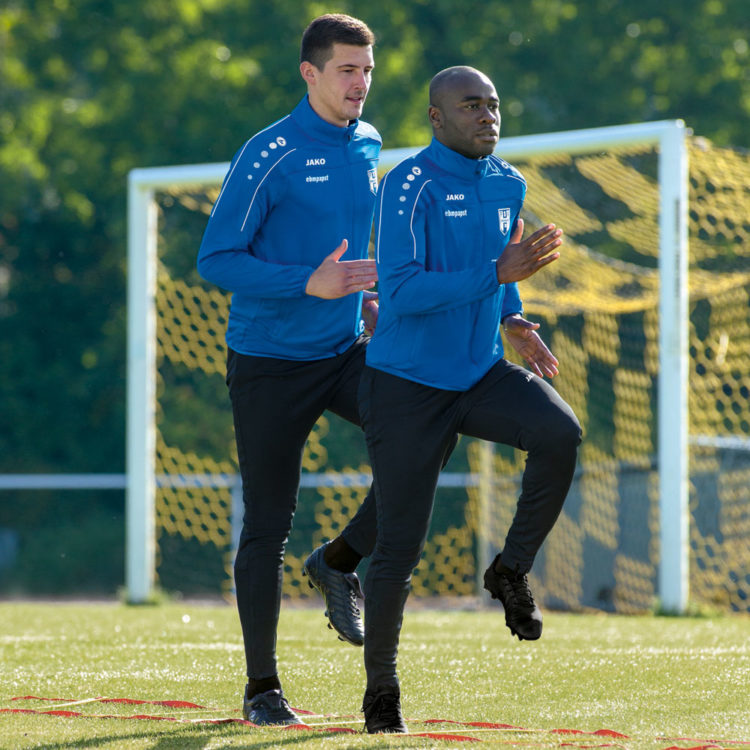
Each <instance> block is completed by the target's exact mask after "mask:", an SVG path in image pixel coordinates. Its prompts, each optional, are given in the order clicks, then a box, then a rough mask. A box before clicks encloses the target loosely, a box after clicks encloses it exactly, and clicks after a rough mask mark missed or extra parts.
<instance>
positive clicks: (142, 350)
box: [126, 120, 689, 613]
mask: <svg viewBox="0 0 750 750" xmlns="http://www.w3.org/2000/svg"><path fill="white" fill-rule="evenodd" d="M685 141H686V133H685V126H684V124H683V122H682V121H679V120H674V121H661V122H651V123H641V124H634V125H622V126H616V127H606V128H593V129H585V130H578V131H568V132H560V133H549V134H542V135H531V136H520V137H509V138H501V139H500V142H499V145H498V147H497V153H498V155H499V156H501V157H502V158H503V159H507V160H508V161H510V162H514V160H516V159H524V158H529V157H533V156H538V155H541V154H547V153H565V154H576V153H595V152H597V151H600V150H601V151H609V150H611V149H617V148H621V147H625V146H629V145H632V144H644V145H650V146H652V147H653V148H655V149H656V151H657V152H658V192H659V209H658V234H659V239H658V245H659V261H658V274H659V292H658V294H659V313H658V314H659V340H658V358H659V374H658V395H657V402H658V414H657V415H656V417H657V423H658V426H657V435H658V445H657V456H658V477H659V487H658V492H659V515H660V519H659V521H660V522H659V529H660V531H659V534H660V537H659V547H660V556H659V560H660V563H659V576H658V595H659V597H660V601H661V607H662V609H664V610H666V611H672V612H676V613H679V612H684V611H685V609H686V607H687V603H688V597H689V591H688V580H689V563H688V558H689V537H688V533H689V522H688V455H689V447H688V434H689V425H688V364H687V363H688V344H687V342H688V317H689V316H688V287H687V274H688V156H687V153H688V152H687V148H686V142H685ZM418 150H419V149H418V148H406V149H386V150H384V151H383V152H382V153H381V170H387V169H388V168H390V167H392V166H393V165H395V164H396V163H398V162H399V161H400V160H402V159H403V158H406V157H408V156H409V155H411V154H413V153H416V152H417V151H418ZM228 166H229V164H228V163H219V164H199V165H186V166H176V167H163V168H146V169H134V170H132V171H131V172H130V174H129V180H128V349H127V351H128V368H127V378H128V385H127V498H126V515H127V522H126V556H127V560H126V589H127V598H128V600H129V601H130V602H133V603H141V602H145V601H147V600H148V599H149V597H150V596H151V594H152V591H153V587H154V571H155V559H156V533H155V517H156V511H155V498H156V492H157V487H158V486H159V485H160V483H162V484H163V483H169V482H170V481H173V480H171V479H170V478H169V477H162V476H158V475H157V473H158V472H157V466H156V461H155V455H156V443H157V435H156V392H157V385H156V359H157V344H156V338H157V336H156V327H157V320H156V317H157V313H156V295H157V264H158V258H157V242H158V231H159V228H158V211H157V206H156V203H155V194H156V193H157V192H158V191H160V190H164V189H173V188H175V187H176V186H194V187H195V188H196V189H206V188H207V187H212V186H213V187H218V186H219V185H220V183H221V181H222V179H223V178H224V175H225V174H226V171H227V169H228ZM521 171H522V172H523V168H521ZM541 218H542V219H544V220H545V221H546V220H547V218H546V216H541ZM558 222H559V223H561V224H562V225H563V228H565V220H564V217H563V218H561V219H559V220H558ZM199 242H200V237H195V248H194V250H195V253H196V254H197V249H198V244H199ZM222 476H223V475H222ZM204 480H205V482H206V483H207V484H209V483H211V482H215V481H216V477H215V476H214V477H204V478H201V477H197V478H194V479H193V480H192V481H193V483H194V484H193V486H197V487H200V486H203V485H202V482H203V481H204ZM183 481H184V478H183ZM222 481H227V479H226V477H225V476H224V478H223V480H222ZM481 484H482V483H481V482H480V485H481ZM479 495H480V496H481V497H484V501H482V500H480V504H481V502H486V493H481V492H480V493H479ZM482 513H487V509H486V508H484V509H483V510H481V511H480V517H481V515H482ZM477 536H478V544H477V550H478V555H479V558H480V559H479V561H478V567H479V569H480V570H481V569H483V567H482V565H483V563H486V562H487V558H488V557H489V554H490V552H489V545H488V544H487V540H486V539H485V538H484V534H483V526H482V525H480V528H479V529H478V530H477Z"/></svg>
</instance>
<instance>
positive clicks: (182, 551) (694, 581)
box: [126, 121, 750, 612]
mask: <svg viewBox="0 0 750 750" xmlns="http://www.w3.org/2000/svg"><path fill="white" fill-rule="evenodd" d="M417 150H418V149H417V148H408V149H392V150H385V151H384V152H383V153H382V155H381V176H382V173H384V172H385V171H387V170H388V169H389V168H390V167H392V166H393V165H394V164H396V163H397V162H398V161H400V160H401V159H403V158H406V157H408V156H409V155H411V154H413V153H415V152H416V151H417ZM497 153H498V155H499V156H501V157H502V158H504V159H507V160H508V161H510V162H511V163H513V164H514V165H515V166H517V167H518V168H519V169H520V170H521V171H522V172H523V174H524V176H525V177H526V180H527V183H528V194H527V200H526V207H525V213H524V219H525V221H526V224H527V226H528V227H529V229H532V228H534V227H536V226H539V225H541V224H542V223H547V222H554V223H556V224H558V226H561V227H563V229H564V230H565V233H566V243H565V246H564V248H563V250H564V253H563V256H562V257H561V259H560V260H559V261H558V262H557V263H555V264H553V265H552V266H550V267H549V268H548V269H545V270H544V271H542V272H540V273H539V274H537V275H535V276H534V277H532V278H531V279H529V280H527V281H525V282H522V284H521V293H522V298H523V299H524V304H525V310H526V315H527V317H529V318H531V319H534V320H538V321H539V322H540V323H542V331H541V332H542V335H543V337H544V338H545V340H546V341H547V343H548V344H550V346H551V348H552V350H553V351H554V353H555V354H556V356H557V357H558V359H559V360H560V362H561V366H560V370H561V373H560V375H559V376H558V377H557V378H555V380H554V381H553V384H554V385H555V386H556V387H557V388H558V389H559V390H560V392H561V393H562V395H563V396H564V398H565V399H566V400H567V401H568V402H569V403H570V404H571V405H572V406H573V408H574V410H575V411H576V414H577V415H578V417H579V419H580V420H581V423H582V425H583V428H584V442H583V444H582V447H581V457H580V462H579V468H578V471H577V474H576V478H575V481H574V485H573V488H572V490H571V493H570V495H569V498H568V500H567V502H566V505H565V508H564V510H563V513H562V515H561V517H560V520H559V522H558V524H557V526H556V527H555V529H554V530H553V532H552V534H551V535H550V537H549V539H548V540H547V542H546V543H545V545H544V547H543V549H542V552H541V553H540V556H539V558H538V560H537V563H536V564H535V567H534V570H533V571H532V579H533V580H532V585H533V586H534V591H535V593H536V592H537V591H538V592H539V597H540V599H541V601H542V602H543V603H545V604H546V605H547V606H550V607H560V608H567V609H573V610H581V609H603V610H605V611H621V612H634V611H643V610H646V609H649V608H650V607H653V606H654V603H655V602H656V601H658V602H659V603H660V606H661V607H662V608H663V609H664V610H667V611H674V612H681V611H684V610H685V609H686V608H687V606H688V602H689V601H690V600H693V599H697V600H698V601H699V602H707V603H712V604H717V605H720V606H722V607H727V608H729V609H747V606H748V605H747V601H748V599H749V598H750V580H749V579H748V575H749V574H748V570H749V569H750V568H749V566H748V561H749V558H750V553H748V551H747V548H748V546H749V545H748V544H747V538H748V534H750V496H749V494H748V489H747V488H748V486H750V481H748V478H750V461H748V460H747V459H748V456H749V455H750V452H749V451H748V435H749V434H750V424H749V423H750V417H749V416H748V406H747V404H748V398H747V396H748V387H750V382H749V379H748V371H749V370H750V363H748V358H747V355H746V353H747V351H749V350H750V340H749V339H750V336H749V334H748V312H747V311H748V299H749V297H748V294H749V292H750V286H749V284H750V266H748V263H747V261H748V249H747V247H748V244H750V243H748V241H747V240H748V235H750V228H749V227H748V223H747V219H746V218H745V217H746V215H747V213H748V212H747V204H746V201H747V196H746V195H745V194H744V192H743V191H744V190H746V188H745V187H743V186H746V185H747V184H748V183H749V182H750V162H749V161H748V159H747V157H746V156H744V155H742V154H738V153H736V152H733V151H731V150H728V149H716V148H715V147H713V146H711V144H709V143H707V142H705V141H704V140H701V139H696V138H693V137H691V136H689V135H688V134H687V133H686V130H685V127H684V125H683V123H682V122H681V121H663V122H652V123H642V124H635V125H625V126H619V127H609V128H597V129H587V130H580V131H572V132H563V133H550V134H544V135H536V136H525V137H518V138H501V140H500V142H499V144H498V148H497ZM717 162H718V163H720V164H721V166H722V169H717V168H716V164H717ZM227 168H228V164H226V163H222V164H203V165H188V166H177V167H164V168H154V169H136V170H133V171H132V172H131V173H130V178H129V193H128V212H129V216H128V223H129V228H128V254H129V255H128V257H129V270H128V436H127V473H128V489H127V564H126V576H127V581H126V585H127V591H128V597H129V599H130V600H131V601H134V602H139V601H144V600H147V599H148V598H149V596H150V595H151V593H152V591H153V589H154V586H155V585H157V584H158V585H159V586H161V587H163V588H167V589H172V588H174V589H178V590H183V587H184V584H185V579H186V578H190V579H192V582H193V583H194V584H196V585H197V588H198V591H207V592H208V591H216V590H219V591H223V592H224V593H226V594H227V595H229V596H231V587H232V583H231V561H232V554H233V548H234V543H235V541H236V534H237V530H238V519H239V520H241V515H240V510H239V509H240V508H241V493H240V490H239V482H238V478H237V463H236V455H235V454H234V443H233V438H232V432H231V415H230V413H229V407H228V399H227V395H226V391H225V387H224V383H223V374H224V358H225V348H224V328H225V325H226V319H227V312H228V295H226V294H224V293H223V292H221V291H220V290H217V289H215V288H212V287H211V286H210V285H207V284H205V282H203V281H202V280H201V279H199V277H198V276H197V273H196V272H195V258H196V254H197V249H198V245H199V243H200V237H201V235H202V232H203V229H204V227H205V222H206V219H207V215H208V212H209V211H210V208H211V205H212V203H213V200H214V199H215V197H216V194H217V192H218V188H219V186H220V184H221V181H222V179H223V177H224V175H225V173H226V171H227ZM689 190H690V191H691V192H692V194H691V196H690V199H689V197H688V196H689ZM743 205H744V209H743ZM688 238H690V241H689V242H688ZM342 441H343V442H345V443H351V444H354V443H358V444H359V443H361V444H362V451H363V452H361V453H359V454H357V455H355V456H354V457H353V458H352V457H351V456H350V455H349V453H350V452H349V453H347V452H346V451H344V452H345V453H347V456H348V458H347V461H349V463H346V462H344V463H342V460H341V459H340V458H339V457H338V456H339V454H340V453H341V442H342ZM464 447H465V451H464V454H465V460H466V465H465V466H459V469H460V470H459V471H454V470H451V466H450V465H449V467H448V471H447V473H446V474H445V475H444V476H443V478H442V480H441V486H440V488H439V493H440V494H439V497H438V500H437V503H436V511H435V517H434V519H433V526H432V529H431V532H430V537H429V539H428V542H427V545H426V548H425V553H424V555H423V560H422V562H421V563H420V566H419V568H418V569H417V571H416V572H415V575H414V579H413V588H414V591H415V594H417V595H421V596H435V595H440V596H456V597H459V596H473V597H477V596H479V595H480V592H481V584H480V583H479V579H480V578H481V573H482V572H483V570H484V567H485V566H486V564H487V562H488V560H489V559H491V556H492V555H493V554H494V551H495V548H496V545H497V544H498V543H499V541H500V540H502V538H503V537H504V535H505V532H506V530H507V527H508V525H509V524H510V521H511V519H512V514H513V510H514V506H515V500H516V498H517V495H518V484H519V479H520V475H521V472H522V469H523V454H520V453H518V452H515V451H512V450H506V449H504V448H502V447H497V448H494V447H492V446H490V445H488V444H486V443H482V442H480V441H470V442H469V443H468V444H467V445H465V446H464ZM303 470H304V472H305V473H304V474H303V485H302V489H301V495H300V503H299V508H298V512H297V516H296V517H295V531H294V533H293V537H292V538H290V543H289V546H288V548H287V555H286V562H285V568H286V569H285V580H284V595H285V596H290V597H302V596H305V595H306V589H305V588H303V587H302V586H301V583H302V577H301V567H302V562H303V560H304V557H305V554H306V552H307V551H309V549H311V547H312V545H314V544H317V543H320V542H321V541H322V540H324V539H327V538H332V537H333V536H335V535H336V534H337V533H338V531H339V530H340V529H341V528H342V527H343V526H344V525H345V524H346V522H347V520H348V518H350V517H351V515H352V514H353V513H354V512H355V511H356V508H357V507H358V505H359V503H360V502H361V501H362V499H363V498H364V494H365V492H366V488H367V485H368V483H369V479H370V477H369V467H368V466H367V464H366V453H365V452H364V443H363V441H362V440H361V436H359V435H357V436H356V438H352V434H351V433H347V432H346V427H345V426H344V425H342V424H339V423H335V422H333V421H332V420H331V419H329V418H328V415H324V417H322V418H321V420H320V421H319V423H318V424H317V425H316V427H315V430H314V431H313V433H312V435H311V437H310V440H309V441H308V445H307V447H306V450H305V456H304V460H303ZM295 534H296V535H297V536H296V537H295V536H294V535H295Z"/></svg>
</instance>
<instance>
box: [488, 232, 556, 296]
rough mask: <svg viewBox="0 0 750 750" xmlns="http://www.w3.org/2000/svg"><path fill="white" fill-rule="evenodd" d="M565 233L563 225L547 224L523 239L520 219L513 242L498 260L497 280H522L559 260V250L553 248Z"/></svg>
mask: <svg viewBox="0 0 750 750" xmlns="http://www.w3.org/2000/svg"><path fill="white" fill-rule="evenodd" d="M562 233H563V231H562V229H557V228H556V227H555V225H554V224H547V226H545V227H542V228H541V229H538V230H537V231H536V232H534V234H532V235H531V236H529V237H527V238H526V239H525V240H523V241H521V237H523V219H519V220H518V224H517V226H516V231H515V232H513V236H512V237H511V238H510V242H509V243H508V245H507V246H506V248H505V250H503V254H502V255H501V256H500V257H499V258H498V259H497V261H496V262H495V267H496V270H497V281H498V283H499V284H508V283H510V282H512V281H522V280H523V279H527V278H528V277H529V276H531V275H532V274H535V273H536V272H537V271H538V270H539V269H540V268H544V266H546V265H547V264H548V263H552V261H554V260H557V259H558V258H559V257H560V253H556V252H552V251H553V250H554V249H555V248H556V247H560V245H562V240H561V239H560V237H561V236H562Z"/></svg>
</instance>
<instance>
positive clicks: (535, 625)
mask: <svg viewBox="0 0 750 750" xmlns="http://www.w3.org/2000/svg"><path fill="white" fill-rule="evenodd" d="M499 560H500V555H498V556H497V557H496V558H495V559H494V561H493V562H492V565H490V567H489V568H487V570H486V571H485V574H484V587H485V588H486V589H487V591H489V592H490V594H492V598H493V599H499V600H500V601H501V602H502V603H503V607H504V608H505V624H506V625H507V626H508V627H509V628H510V632H511V634H512V635H516V636H518V640H519V641H523V640H527V641H535V640H536V639H537V638H539V637H540V636H541V635H542V612H541V610H540V609H539V607H537V606H536V603H535V602H534V597H533V596H532V595H531V590H530V589H529V582H528V580H527V578H526V575H522V574H521V573H519V572H518V571H513V570H510V569H509V568H506V567H505V566H504V565H502V563H499ZM495 563H499V567H500V568H501V570H502V572H501V573H498V572H497V571H496V570H495Z"/></svg>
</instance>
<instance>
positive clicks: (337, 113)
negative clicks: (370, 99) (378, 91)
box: [300, 43, 375, 127]
mask: <svg viewBox="0 0 750 750" xmlns="http://www.w3.org/2000/svg"><path fill="white" fill-rule="evenodd" d="M374 67H375V63H374V61H373V56H372V47H371V46H370V45H367V46H365V47H358V46H356V45H353V44H339V43H335V44H334V45H333V57H331V59H330V60H328V61H327V62H326V64H325V65H324V66H323V70H318V68H316V67H315V66H314V65H313V64H312V63H310V62H307V61H305V62H303V63H301V64H300V73H302V77H303V78H304V79H305V82H306V83H307V92H308V95H309V97H310V105H311V106H312V108H313V109H314V110H315V111H316V112H317V114H318V115H320V117H322V118H323V119H324V120H325V121H326V122H330V123H331V124H332V125H338V126H339V127H346V126H347V125H348V124H349V121H350V120H356V119H359V118H360V117H361V116H362V108H363V107H364V104H365V99H366V98H367V92H368V91H369V90H370V83H371V81H372V69H373V68H374Z"/></svg>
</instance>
